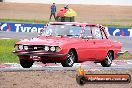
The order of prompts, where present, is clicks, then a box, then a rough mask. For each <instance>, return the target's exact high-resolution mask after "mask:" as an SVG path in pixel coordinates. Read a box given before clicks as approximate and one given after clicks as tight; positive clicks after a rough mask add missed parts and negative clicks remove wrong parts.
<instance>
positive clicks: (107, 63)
mask: <svg viewBox="0 0 132 88" xmlns="http://www.w3.org/2000/svg"><path fill="white" fill-rule="evenodd" d="M112 60H113V53H112V52H111V51H109V52H108V54H107V56H106V58H105V60H104V61H102V62H101V65H102V66H103V67H110V66H111V64H112Z"/></svg>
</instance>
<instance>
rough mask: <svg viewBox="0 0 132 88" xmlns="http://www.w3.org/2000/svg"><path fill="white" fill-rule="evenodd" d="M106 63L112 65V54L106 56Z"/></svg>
mask: <svg viewBox="0 0 132 88" xmlns="http://www.w3.org/2000/svg"><path fill="white" fill-rule="evenodd" d="M106 63H107V64H111V63H112V53H111V52H109V53H108V54H107V56H106Z"/></svg>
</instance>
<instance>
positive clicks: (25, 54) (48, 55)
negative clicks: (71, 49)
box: [13, 51, 67, 57]
mask: <svg viewBox="0 0 132 88" xmlns="http://www.w3.org/2000/svg"><path fill="white" fill-rule="evenodd" d="M13 53H14V54H15V55H18V56H44V57H64V56H66V55H67V54H53V53H43V52H39V53H35V52H16V51H13Z"/></svg>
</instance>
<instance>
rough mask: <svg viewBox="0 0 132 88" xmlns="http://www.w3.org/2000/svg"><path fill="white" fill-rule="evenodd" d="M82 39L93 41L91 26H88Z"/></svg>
mask: <svg viewBox="0 0 132 88" xmlns="http://www.w3.org/2000/svg"><path fill="white" fill-rule="evenodd" d="M82 38H83V39H92V34H91V29H90V26H86V27H85V30H84V33H83V35H82Z"/></svg>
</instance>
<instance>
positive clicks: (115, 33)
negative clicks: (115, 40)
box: [108, 27, 132, 37]
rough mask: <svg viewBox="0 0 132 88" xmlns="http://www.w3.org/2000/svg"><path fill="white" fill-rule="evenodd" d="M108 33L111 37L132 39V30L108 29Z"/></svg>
mask: <svg viewBox="0 0 132 88" xmlns="http://www.w3.org/2000/svg"><path fill="white" fill-rule="evenodd" d="M108 32H109V34H110V35H111V36H129V37H132V28H115V27H108Z"/></svg>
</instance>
